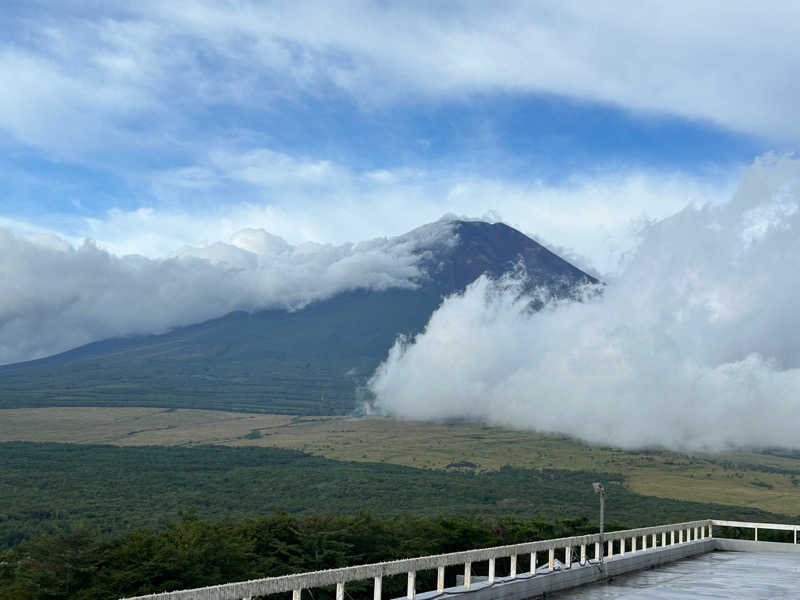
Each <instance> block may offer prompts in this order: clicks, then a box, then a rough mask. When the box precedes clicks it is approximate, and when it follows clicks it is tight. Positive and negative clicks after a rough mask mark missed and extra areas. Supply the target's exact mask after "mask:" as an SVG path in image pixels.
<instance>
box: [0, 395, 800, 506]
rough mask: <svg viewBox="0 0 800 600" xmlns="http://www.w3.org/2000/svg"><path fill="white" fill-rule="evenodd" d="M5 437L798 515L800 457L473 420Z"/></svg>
mask: <svg viewBox="0 0 800 600" xmlns="http://www.w3.org/2000/svg"><path fill="white" fill-rule="evenodd" d="M8 441H36V442H72V443H87V444H114V445H120V446H142V445H164V446H191V445H201V444H215V445H227V446H267V447H278V448H288V449H296V450H302V451H303V452H306V453H309V454H314V455H318V456H324V457H327V458H332V459H337V460H344V461H358V462H371V463H386V464H395V465H404V466H410V467H418V468H426V469H443V470H474V471H476V472H482V471H494V470H497V469H499V468H500V467H501V466H504V465H510V466H514V467H521V468H549V469H567V470H575V471H596V472H606V473H618V474H621V475H623V476H624V478H625V481H626V483H627V486H628V487H629V488H630V489H631V491H633V492H636V493H639V494H644V495H649V496H656V497H661V498H672V499H677V500H689V501H695V502H709V503H718V504H728V505H732V506H744V507H752V508H759V509H762V510H766V511H770V512H774V513H781V514H787V515H797V514H800V455H798V456H792V455H777V454H773V453H769V454H766V453H754V452H736V453H725V454H704V453H695V454H682V453H677V452H668V451H660V450H658V451H644V452H632V451H626V450H621V449H617V448H600V447H591V446H588V445H586V444H583V443H580V442H578V441H575V440H573V439H571V438H569V437H566V436H563V435H552V434H543V433H535V432H525V431H511V430H506V429H499V428H494V427H486V426H481V425H475V424H436V423H421V422H413V421H395V420H389V419H383V418H364V419H352V418H343V417H292V416H288V415H269V414H248V413H230V412H222V411H205V410H190V409H177V410H175V409H170V410H165V409H158V408H103V407H87V408H38V409H5V410H2V411H0V442H8Z"/></svg>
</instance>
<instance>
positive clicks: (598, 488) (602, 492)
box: [592, 481, 606, 564]
mask: <svg viewBox="0 0 800 600" xmlns="http://www.w3.org/2000/svg"><path fill="white" fill-rule="evenodd" d="M592 487H593V488H594V493H595V494H597V495H598V496H600V552H599V553H598V554H599V556H598V557H597V558H598V560H600V564H603V525H604V523H603V521H604V519H605V510H606V488H605V487H603V484H602V483H600V482H599V481H596V482H594V483H593V484H592Z"/></svg>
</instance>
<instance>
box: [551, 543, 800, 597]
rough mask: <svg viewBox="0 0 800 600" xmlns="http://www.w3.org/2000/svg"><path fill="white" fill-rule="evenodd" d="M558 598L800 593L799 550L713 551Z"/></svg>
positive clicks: (789, 594) (791, 594)
mask: <svg viewBox="0 0 800 600" xmlns="http://www.w3.org/2000/svg"><path fill="white" fill-rule="evenodd" d="M548 598H549V599H556V598H557V599H558V600H618V599H623V598H624V599H626V600H633V599H636V600H640V599H642V600H662V599H663V600H666V599H671V600H684V599H686V600H689V599H691V600H706V599H708V598H748V599H750V598H759V599H760V598H769V599H771V600H774V599H781V598H795V599H800V555H798V554H772V553H770V554H766V553H752V552H710V553H708V554H703V555H701V556H697V557H695V558H688V559H684V560H680V561H677V562H674V563H671V564H669V565H666V566H663V567H658V568H656V569H651V570H647V571H639V572H637V573H631V574H630V575H622V576H620V577H616V578H614V579H613V580H612V581H610V582H608V583H597V584H592V585H587V586H585V587H581V588H576V589H573V590H568V591H564V592H559V593H556V594H552V595H548Z"/></svg>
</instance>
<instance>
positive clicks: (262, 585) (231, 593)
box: [125, 519, 763, 600]
mask: <svg viewBox="0 0 800 600" xmlns="http://www.w3.org/2000/svg"><path fill="white" fill-rule="evenodd" d="M717 523H719V524H723V523H728V522H727V521H711V520H709V519H705V520H702V521H689V522H687V523H674V524H670V525H660V526H656V527H643V528H639V529H627V530H623V531H612V532H608V533H606V534H605V535H604V537H603V540H601V538H600V534H599V533H594V534H589V535H582V536H574V537H568V538H560V539H555V540H541V541H536V542H526V543H523V544H514V545H510V546H498V547H495V548H483V549H480V550H467V551H464V552H452V553H450V554H438V555H434V556H423V557H419V558H408V559H403V560H395V561H390V562H383V563H375V564H371V565H359V566H354V567H344V568H341V569H329V570H327V571H315V572H311V573H299V574H296V575H284V576H282V577H267V578H264V579H254V580H252V581H242V582H238V583H227V584H223V585H217V586H211V587H204V588H196V589H191V590H181V591H176V592H163V593H159V594H150V595H147V596H137V597H136V598H135V599H134V598H128V599H125V600H242V599H249V598H253V597H255V596H267V595H270V594H278V593H282V592H292V600H300V594H301V592H302V591H303V590H305V589H311V588H318V587H323V586H329V585H335V586H336V600H344V590H345V584H347V583H349V582H352V581H361V580H369V579H372V580H373V590H374V591H373V598H374V600H381V593H382V583H383V578H384V577H388V576H391V575H402V574H406V576H407V581H408V583H407V594H406V595H407V597H408V600H414V598H415V596H416V594H417V590H416V577H417V573H418V572H419V571H433V570H435V571H436V573H437V584H436V590H437V592H439V593H441V592H443V591H444V584H445V567H452V566H456V565H458V566H460V565H463V568H464V585H463V588H464V589H469V588H470V587H471V585H472V582H471V573H472V565H473V564H474V563H479V562H486V561H488V563H489V577H488V585H492V584H493V583H495V580H496V579H497V577H498V575H497V573H496V568H495V565H496V562H497V560H498V559H506V558H507V559H509V563H510V568H509V574H508V575H507V576H504V579H506V580H513V579H514V578H516V577H518V576H519V575H521V574H518V572H517V566H518V563H517V559H518V557H519V556H525V555H529V556H530V567H529V569H528V572H527V574H526V577H531V576H536V574H537V566H538V564H539V563H538V562H537V559H538V554H539V553H540V552H541V553H546V556H547V561H546V571H548V572H552V571H554V570H556V555H557V553H558V554H559V555H560V556H563V558H564V560H563V561H561V566H560V568H561V569H569V568H571V567H572V558H573V551H576V554H577V555H578V556H579V558H578V562H579V564H581V565H585V564H587V562H589V559H588V558H587V548H592V547H593V552H592V555H593V558H594V559H595V560H597V559H598V558H599V557H600V556H601V555H602V556H605V557H606V558H609V559H611V558H613V557H614V551H615V547H616V549H617V550H618V553H619V554H620V555H625V554H626V553H635V552H642V551H646V550H652V549H653V548H656V547H666V546H671V545H673V544H683V543H686V542H690V541H699V540H701V539H705V538H710V537H711V534H712V524H717ZM759 526H762V527H763V525H759ZM601 541H602V542H605V546H606V547H605V548H601V547H600V545H601ZM615 542H616V544H615ZM578 550H579V554H578V552H577V551H578Z"/></svg>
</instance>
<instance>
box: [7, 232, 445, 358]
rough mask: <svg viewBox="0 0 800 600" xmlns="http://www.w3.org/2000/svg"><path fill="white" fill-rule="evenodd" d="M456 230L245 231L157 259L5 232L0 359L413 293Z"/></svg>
mask: <svg viewBox="0 0 800 600" xmlns="http://www.w3.org/2000/svg"><path fill="white" fill-rule="evenodd" d="M451 234H452V232H451V228H450V226H449V223H448V222H447V221H441V222H438V223H436V224H433V225H431V226H428V227H426V228H423V229H420V230H418V231H416V232H412V234H410V235H406V236H402V237H399V238H393V239H388V240H387V239H385V238H381V239H375V240H372V241H369V242H363V243H360V244H357V245H353V244H343V245H339V246H335V245H328V244H312V243H308V244H301V245H298V246H293V245H291V244H289V243H287V242H285V241H284V240H283V239H281V238H279V237H277V236H274V235H271V234H269V233H267V232H265V231H263V230H257V229H245V230H242V231H240V232H238V233H237V234H235V235H234V236H233V238H232V239H231V241H230V243H220V242H218V243H215V244H211V245H207V246H202V247H185V248H183V249H182V250H181V251H180V252H178V253H177V255H176V256H174V257H171V258H168V259H149V258H145V257H143V256H138V255H127V256H116V255H113V254H111V253H109V252H107V251H104V250H102V249H100V248H98V247H97V246H96V245H95V244H93V243H91V242H85V243H83V244H82V245H80V246H78V247H73V246H71V245H70V244H68V243H67V242H65V241H64V240H63V239H61V238H58V237H56V236H52V235H38V236H30V237H19V236H15V235H14V234H13V233H12V232H11V231H10V230H8V229H2V228H0V257H2V258H1V259H0V363H7V362H14V361H19V360H25V359H30V358H36V357H39V356H46V355H49V354H53V353H55V352H58V351H61V350H66V349H68V348H72V347H74V346H78V345H80V344H84V343H87V342H91V341H95V340H100V339H104V338H108V337H112V336H122V335H130V334H137V333H160V332H163V331H166V330H168V329H170V328H172V327H175V326H179V325H188V324H191V323H196V322H199V321H204V320H206V319H210V318H214V317H219V316H222V315H224V314H226V313H228V312H230V311H233V310H255V309H265V308H281V309H293V308H299V307H302V306H303V305H305V304H307V303H309V302H313V301H314V300H320V299H323V298H327V297H329V296H332V295H333V294H336V293H337V292H341V291H344V290H349V289H356V288H364V289H374V290H380V289H386V288H390V287H413V286H415V285H416V284H415V280H416V279H417V278H419V277H420V275H421V272H420V269H419V268H418V266H417V263H418V262H419V260H420V258H421V255H420V254H418V253H416V251H417V250H418V249H419V248H420V247H421V246H425V247H429V245H430V244H431V243H434V242H436V243H448V241H450V240H451V237H452V236H451Z"/></svg>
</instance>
